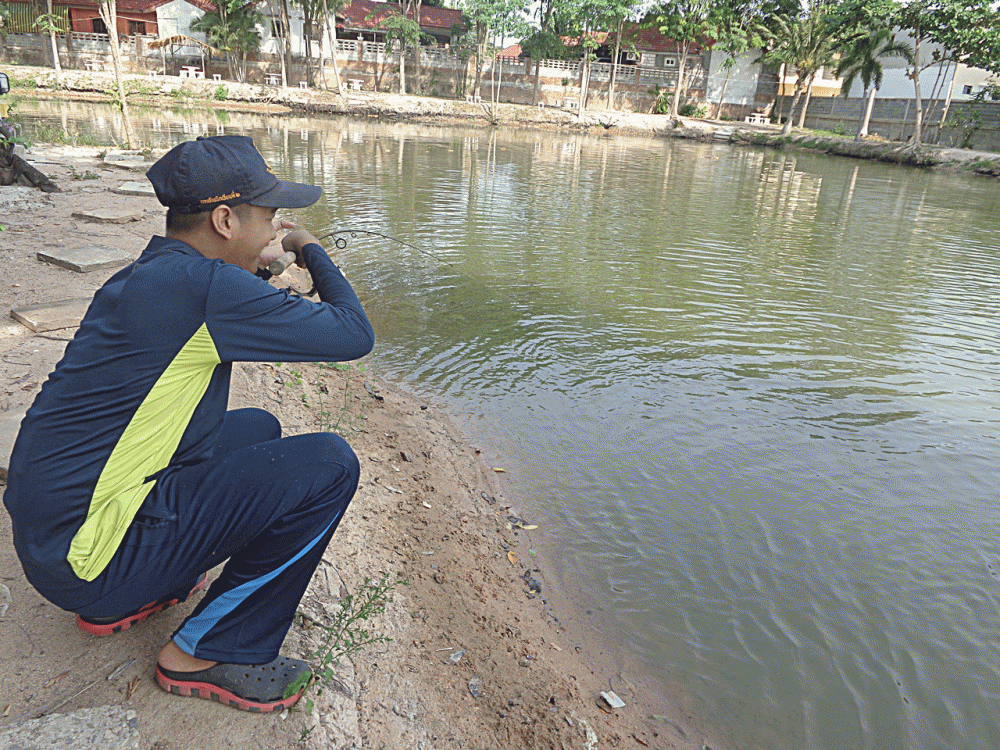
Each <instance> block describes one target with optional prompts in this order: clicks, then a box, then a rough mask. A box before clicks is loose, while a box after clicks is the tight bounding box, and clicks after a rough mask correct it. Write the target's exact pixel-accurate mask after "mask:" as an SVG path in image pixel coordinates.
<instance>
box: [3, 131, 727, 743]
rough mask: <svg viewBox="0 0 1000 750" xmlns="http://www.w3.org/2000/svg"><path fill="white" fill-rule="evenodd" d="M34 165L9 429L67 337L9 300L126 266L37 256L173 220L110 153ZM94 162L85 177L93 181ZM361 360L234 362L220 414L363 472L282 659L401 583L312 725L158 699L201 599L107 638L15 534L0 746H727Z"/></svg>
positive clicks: (416, 407) (10, 295)
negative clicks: (23, 314) (347, 453)
mask: <svg viewBox="0 0 1000 750" xmlns="http://www.w3.org/2000/svg"><path fill="white" fill-rule="evenodd" d="M28 159H29V161H34V162H36V163H37V164H38V166H39V167H41V168H44V169H45V171H46V173H47V174H49V175H50V176H51V177H52V178H53V179H54V180H55V182H56V183H57V184H58V185H59V187H60V188H61V192H58V193H51V194H46V193H42V192H41V191H38V190H31V189H28V188H25V187H9V188H0V214H2V217H3V221H2V223H3V224H4V225H5V226H6V229H5V230H4V231H0V261H2V262H3V263H4V265H5V267H6V268H7V274H6V278H5V280H4V282H3V283H2V284H0V290H2V291H0V302H2V303H3V304H2V306H3V308H4V316H3V320H2V321H0V417H3V418H13V419H19V417H18V416H17V415H18V414H23V411H24V410H25V409H27V407H28V406H29V405H30V404H31V402H32V400H33V399H34V396H35V394H36V393H37V392H38V389H39V388H40V387H41V384H42V383H43V382H44V380H45V378H46V377H47V375H48V373H49V372H50V371H51V370H52V368H53V367H54V365H55V363H56V362H57V361H58V359H59V358H60V356H61V354H62V351H63V348H64V347H65V345H66V342H67V341H68V340H69V339H70V338H71V337H72V335H73V334H74V332H75V329H74V328H73V327H72V326H71V327H68V328H59V329H56V330H51V331H46V332H41V333H33V332H32V331H30V330H29V329H27V328H26V327H25V326H23V325H21V324H20V323H17V322H16V321H14V320H13V319H11V318H10V317H8V315H9V311H10V310H11V309H12V308H21V307H25V306H30V305H36V304H41V303H46V302H52V301H55V300H64V299H74V298H77V299H79V298H88V297H90V296H92V295H93V293H94V291H96V289H97V288H98V287H99V286H100V285H101V283H103V281H104V280H105V279H107V278H108V277H109V276H111V275H112V274H113V273H114V272H115V271H116V269H114V268H110V269H103V270H97V271H92V272H89V273H77V272H74V271H70V270H67V269H66V268H61V267H58V266H55V265H51V264H48V263H43V262H40V261H39V260H38V258H37V253H38V252H39V251H46V250H47V251H52V250H55V249H59V248H67V247H70V248H71V247H78V246H81V245H88V244H96V245H101V246H105V247H109V248H112V249H118V250H122V251H124V252H126V253H128V254H130V255H131V256H132V257H136V256H138V254H139V253H140V252H141V250H142V248H143V247H144V246H145V244H146V242H147V241H148V238H149V237H150V236H151V235H153V234H158V233H161V232H162V222H163V209H162V207H161V206H159V204H158V203H157V202H156V201H155V199H154V198H151V197H145V196H134V195H121V194H119V193H116V192H114V191H115V190H116V189H117V188H119V187H120V186H121V185H122V184H123V183H124V182H127V181H131V180H134V179H135V177H134V174H133V173H131V172H130V171H128V170H126V169H122V168H121V167H116V166H113V165H111V164H109V163H108V162H107V161H104V160H103V159H101V158H99V151H98V149H96V148H71V147H61V146H53V147H43V146H35V147H34V148H32V149H31V150H30V151H29V153H28ZM88 173H89V174H92V175H94V176H93V177H89V176H88V177H84V178H83V179H81V176H84V175H87V174H88ZM109 207H114V208H116V209H119V210H127V211H130V212H133V213H134V214H135V218H134V220H132V221H129V222H127V223H125V224H103V223H93V222H89V221H86V220H83V219H81V218H79V212H81V211H87V210H96V209H107V208H109ZM290 218H293V216H290ZM344 270H345V272H346V273H347V274H348V277H350V269H349V268H345V269H344ZM276 283H278V284H280V285H286V284H290V285H293V286H295V287H296V288H305V287H307V286H308V279H307V278H306V277H305V275H304V272H301V271H298V270H293V271H292V272H291V273H290V275H288V277H287V278H285V277H281V279H280V280H279V281H278V282H276ZM361 364H363V365H365V368H364V369H362V368H360V367H358V365H357V364H353V365H352V366H351V368H350V369H347V370H338V369H332V368H329V367H324V366H322V365H302V366H296V367H291V366H289V365H287V364H285V365H278V364H276V363H261V364H245V365H240V366H238V367H235V368H234V376H233V387H232V397H231V403H230V406H231V408H239V407H242V406H258V407H260V406H263V407H264V408H267V409H268V410H269V411H271V412H272V413H274V414H275V415H276V416H277V417H278V418H279V420H280V421H281V423H282V425H283V428H284V431H285V434H289V435H293V434H300V433H303V432H313V431H316V430H324V429H326V430H329V429H336V430H337V431H338V432H341V433H342V434H344V435H345V436H346V437H347V439H348V441H349V442H350V443H351V445H352V446H353V448H354V450H355V451H356V452H357V454H358V456H359V458H360V460H361V463H362V466H363V470H362V481H361V485H360V487H359V491H358V495H357V496H356V498H355V500H354V502H353V503H352V505H351V508H350V510H349V512H348V514H347V515H346V516H345V519H344V522H343V523H342V524H341V527H340V528H339V529H338V531H337V534H336V535H335V536H334V539H333V542H332V544H331V545H330V547H329V549H328V550H327V553H326V554H325V556H324V562H323V564H321V565H320V568H319V569H318V570H317V573H316V576H315V577H314V579H313V582H312V584H311V586H310V590H309V592H308V593H307V595H306V597H305V598H304V599H303V602H302V605H301V607H300V609H301V616H300V617H299V618H297V620H296V623H295V625H294V626H293V628H292V630H291V631H290V633H289V635H288V638H287V640H286V643H285V648H286V650H287V651H288V652H290V653H293V654H295V655H302V656H305V655H307V654H309V653H310V652H311V651H313V650H315V648H316V647H317V645H318V644H319V643H320V642H321V640H322V635H323V632H324V628H325V627H326V626H327V625H330V624H331V623H332V622H333V619H334V618H335V617H336V614H337V612H338V611H339V609H340V607H341V603H342V602H343V601H344V597H345V596H346V595H347V594H353V595H356V594H358V593H359V592H361V591H363V590H364V589H365V581H366V580H369V581H371V580H379V579H381V578H382V577H385V576H388V577H389V579H390V580H393V581H404V580H405V581H406V585H399V586H397V587H396V588H395V590H394V592H393V595H392V601H391V602H388V603H387V606H386V607H385V611H384V612H383V613H382V614H380V615H378V616H377V617H375V618H374V619H372V620H371V621H370V622H368V623H366V624H365V627H367V628H369V629H370V631H371V632H372V633H373V634H377V635H379V636H385V637H386V638H389V639H391V640H389V641H385V642H381V643H378V644H375V645H373V646H371V647H369V648H366V649H365V650H363V651H362V652H360V653H359V654H357V655H355V656H354V657H353V658H352V659H349V660H348V659H342V660H340V663H339V664H338V666H337V668H336V674H335V678H334V679H333V680H332V681H331V682H330V683H329V684H328V686H327V688H326V689H325V690H324V691H323V692H322V694H318V693H317V694H314V695H313V696H312V699H313V700H314V702H315V707H314V710H313V711H312V712H311V713H310V714H308V715H306V714H305V713H304V712H301V711H300V712H292V713H291V714H290V715H289V716H288V717H287V718H286V719H284V720H283V719H281V718H279V717H275V716H253V715H247V714H244V713H243V712H240V711H236V710H234V709H230V708H228V707H225V706H219V705H217V704H213V703H210V702H207V701H200V700H191V699H181V698H177V697H174V696H169V695H167V694H166V693H164V692H163V691H162V690H160V688H159V687H158V686H157V685H156V684H155V682H154V681H153V679H152V671H153V663H154V659H155V656H156V653H157V652H158V650H159V648H160V646H161V645H162V643H163V642H164V640H165V639H166V638H167V637H169V635H170V633H171V632H172V631H173V629H174V628H175V627H177V626H178V625H179V623H180V622H181V621H182V619H183V618H184V616H186V614H187V613H188V612H189V611H190V607H191V605H190V604H184V605H181V606H178V607H175V608H172V609H170V610H167V611H166V612H163V613H161V614H160V615H157V616H156V617H154V618H150V620H148V621H147V622H144V623H142V624H141V625H140V626H137V627H135V628H132V629H130V630H127V631H125V632H124V633H120V634H118V635H116V636H113V637H109V638H95V637H93V636H89V635H87V634H85V633H83V632H82V631H80V630H79V629H77V628H76V627H75V626H74V623H73V617H72V615H69V614H68V613H65V612H62V611H60V610H58V609H57V608H55V607H53V606H52V605H51V604H49V603H47V602H45V601H44V600H43V599H42V598H41V597H40V596H39V595H38V594H37V593H36V592H35V591H34V590H33V589H32V588H31V586H30V585H29V584H28V583H27V582H26V581H25V579H24V576H23V573H22V572H21V568H20V565H19V563H18V561H17V559H16V557H15V556H14V554H13V551H12V549H11V545H10V544H9V543H7V544H2V545H0V581H2V582H3V585H4V586H6V587H7V589H8V590H9V593H10V602H9V606H8V607H7V608H6V611H5V612H4V613H3V614H2V615H0V623H2V626H0V653H3V654H4V670H3V675H2V676H0V740H2V737H3V732H4V731H7V730H11V728H13V727H17V726H23V725H24V722H29V721H31V720H33V719H36V718H37V717H51V716H53V715H60V716H66V715H73V714H74V712H78V711H82V710H84V709H91V710H96V711H98V712H104V713H109V712H112V711H122V712H132V714H131V715H132V716H133V717H134V718H133V719H132V720H130V721H131V722H132V723H133V724H134V725H135V731H136V733H137V734H136V736H137V743H138V745H137V746H138V747H140V748H142V750H180V749H181V748H186V747H202V748H207V749H208V750H228V748H230V747H232V746H240V747H267V748H301V747H305V748H314V749H316V750H319V749H320V748H322V749H324V750H325V749H329V748H338V749H339V748H342V747H351V746H352V744H353V745H354V746H355V747H357V748H391V749H395V748H401V747H414V748H432V747H433V748H455V750H458V748H463V749H466V750H467V749H469V748H473V749H475V750H478V749H479V748H484V749H485V748H511V749H512V750H513V748H540V749H545V750H549V749H551V750H556V749H559V750H561V749H562V748H574V749H575V748H579V749H581V750H583V749H592V748H597V747H601V748H605V747H632V746H638V747H654V748H684V749H685V750H686V749H688V748H694V749H695V750H700V749H701V748H702V747H703V746H704V745H707V746H708V747H710V748H713V750H724V749H725V748H726V745H725V743H721V742H719V741H718V739H717V733H716V732H713V731H711V728H706V727H703V726H701V724H700V722H699V721H698V719H697V718H696V715H695V714H696V709H697V705H696V703H697V697H696V696H686V695H683V694H682V693H680V692H675V691H674V690H673V689H672V688H670V687H669V686H667V687H664V684H663V683H662V682H653V681H649V680H647V679H646V678H644V677H643V675H642V674H641V671H640V670H638V669H637V670H636V671H632V669H631V666H629V665H627V664H623V663H620V662H618V661H617V659H616V657H615V655H614V654H613V651H612V649H610V648H608V644H607V643H606V642H605V637H604V636H602V635H601V634H600V632H599V631H598V630H597V628H596V627H595V624H596V623H594V621H593V620H591V619H588V618H583V617H578V614H579V613H578V612H577V608H576V603H575V602H574V601H573V599H574V594H573V592H565V593H560V592H559V591H558V585H557V583H556V581H554V580H553V579H552V577H551V576H550V575H549V574H548V572H547V570H546V568H545V565H544V564H543V559H542V558H543V557H544V550H545V543H544V534H545V529H544V528H535V529H529V528H522V527H521V526H519V525H518V523H517V519H523V522H524V523H523V524H522V526H533V525H534V524H532V522H531V521H532V519H531V518H530V517H525V515H524V510H523V509H522V507H521V503H520V501H519V499H518V498H517V497H516V496H514V493H513V491H512V490H511V489H510V488H507V487H505V486H504V484H503V483H502V479H503V476H504V475H503V474H501V473H498V472H496V471H494V468H502V467H501V466H498V465H497V463H496V462H493V461H491V462H487V461H486V460H484V457H483V456H482V455H481V454H480V453H479V450H478V449H477V446H475V445H474V444H471V443H470V441H469V440H468V438H467V437H465V436H463V435H462V434H461V433H460V432H459V431H458V430H457V429H456V428H455V427H454V426H453V425H452V423H451V422H450V420H449V419H448V416H447V414H446V413H445V412H444V411H443V410H442V409H441V408H440V405H438V404H436V403H434V402H433V401H430V400H427V399H424V398H421V397H419V396H417V395H414V394H411V393H408V392H406V391H405V390H403V389H401V388H399V387H398V386H396V385H395V384H394V383H392V382H389V381H387V380H386V379H384V378H382V377H380V375H379V373H378V366H377V360H369V361H364V362H362V363H361ZM0 491H2V481H0ZM512 516H513V517H514V519H515V520H511V517H512ZM9 523H10V521H9V518H8V517H7V516H6V513H3V512H0V538H4V539H7V540H8V542H9V539H10V526H9ZM533 550H534V551H535V554H532V551H533ZM211 576H212V574H210V578H211ZM539 589H540V590H539ZM611 689H613V690H614V691H615V692H616V694H617V695H619V696H620V697H622V698H623V699H624V700H625V702H626V706H625V707H624V708H620V709H616V710H612V709H610V708H609V707H608V706H607V705H606V704H604V703H603V701H602V699H601V698H600V693H601V692H605V691H608V690H611ZM0 744H3V742H2V741H0Z"/></svg>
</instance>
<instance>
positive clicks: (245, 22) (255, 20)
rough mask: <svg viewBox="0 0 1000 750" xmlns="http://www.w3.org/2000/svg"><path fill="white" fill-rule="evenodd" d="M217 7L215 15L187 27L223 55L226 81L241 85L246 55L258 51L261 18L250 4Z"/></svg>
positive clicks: (203, 16) (209, 14)
mask: <svg viewBox="0 0 1000 750" xmlns="http://www.w3.org/2000/svg"><path fill="white" fill-rule="evenodd" d="M230 5H231V6H232V7H229V8H227V3H224V2H222V3H219V4H218V6H217V7H218V11H217V12H213V11H207V12H206V13H205V14H204V15H202V16H201V18H198V19H197V20H195V21H194V22H193V23H192V24H191V29H192V30H194V31H202V32H204V33H205V38H206V39H207V40H208V42H209V43H210V44H211V45H213V46H214V47H217V48H219V49H220V50H222V51H223V52H225V53H226V63H227V65H228V66H229V77H230V78H232V79H233V80H236V81H239V82H241V83H242V82H243V81H245V80H246V66H247V53H250V52H256V51H257V50H259V49H260V34H258V33H257V26H258V24H262V23H263V20H264V17H263V16H262V15H261V14H260V12H259V11H258V10H257V9H256V8H255V7H254V6H253V5H251V4H247V5H245V6H239V5H237V4H230Z"/></svg>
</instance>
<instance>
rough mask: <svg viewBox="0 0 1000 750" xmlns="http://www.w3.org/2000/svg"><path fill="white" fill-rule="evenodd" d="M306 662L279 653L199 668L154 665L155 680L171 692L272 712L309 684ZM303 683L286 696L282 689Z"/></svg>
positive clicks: (285, 705)
mask: <svg viewBox="0 0 1000 750" xmlns="http://www.w3.org/2000/svg"><path fill="white" fill-rule="evenodd" d="M310 674H312V670H311V669H309V665H308V664H307V663H306V662H304V661H301V660H300V659H292V658H289V657H287V656H279V657H278V658H277V659H275V660H274V661H272V662H268V663H267V664H259V665H253V664H216V665H215V666H214V667H209V668H208V669H203V670H201V671H200V672H173V671H171V670H169V669H164V668H163V667H161V666H160V665H159V664H157V665H156V681H157V682H158V683H159V685H160V687H161V688H163V689H164V690H166V691H167V692H168V693H173V694H174V695H186V696H190V697H192V698H204V699H205V700H211V701H215V702H216V703H225V704H226V705H228V706H233V707H234V708H239V709H242V710H243V711H252V712H254V713H271V712H273V711H281V710H282V709H285V708H289V707H291V706H293V705H295V702H296V701H298V699H299V698H300V697H301V696H302V691H303V690H305V689H306V686H307V685H308V682H309V681H308V675H310ZM294 684H300V685H302V687H301V689H299V691H298V692H297V693H295V694H293V695H291V696H289V697H288V698H286V697H285V690H286V689H287V688H288V687H289V686H290V685H294Z"/></svg>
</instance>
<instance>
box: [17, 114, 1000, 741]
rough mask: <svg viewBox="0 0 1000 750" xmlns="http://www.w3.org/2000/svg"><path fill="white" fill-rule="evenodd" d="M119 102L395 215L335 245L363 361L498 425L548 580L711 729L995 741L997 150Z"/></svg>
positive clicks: (475, 419) (461, 413)
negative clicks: (871, 159)
mask: <svg viewBox="0 0 1000 750" xmlns="http://www.w3.org/2000/svg"><path fill="white" fill-rule="evenodd" d="M20 112H21V116H22V118H23V119H25V120H27V121H28V135H29V137H30V132H31V129H32V127H35V126H37V125H44V124H46V123H47V124H50V125H51V124H57V125H58V124H60V122H62V123H63V124H65V125H66V126H67V127H70V128H71V129H73V128H86V127H98V128H101V127H106V128H111V127H113V125H112V119H111V118H110V117H109V115H108V114H107V112H108V110H106V109H101V108H95V106H94V105H75V104H62V103H60V104H53V103H44V104H41V105H30V104H27V103H26V104H23V105H22V107H21V110H20ZM220 117H221V119H222V120H224V121H220ZM100 122H104V123H106V124H105V125H103V126H102V125H100V124H98V125H96V126H95V125H94V123H100ZM142 122H143V128H144V129H145V132H146V138H147V139H152V140H155V141H156V142H157V143H158V144H160V145H169V144H170V143H173V142H175V141H177V140H181V139H183V138H189V137H192V136H194V135H197V134H200V133H207V134H215V133H217V132H227V133H246V134H249V135H253V136H254V138H255V139H256V141H257V143H258V146H259V147H260V149H261V151H262V152H263V153H264V155H265V156H266V157H267V158H268V159H269V160H270V161H271V163H272V164H273V165H275V166H276V168H277V170H278V171H279V173H281V174H282V175H283V176H286V177H288V178H291V179H298V180H302V181H308V182H314V183H316V184H320V185H322V186H323V188H324V191H325V192H324V197H323V199H322V200H321V202H320V203H319V204H317V205H316V206H314V207H313V208H311V209H309V210H308V211H305V212H303V217H302V218H303V224H304V225H305V226H307V227H309V228H311V229H312V230H313V231H314V233H316V234H322V233H324V232H327V231H331V230H341V229H348V228H354V229H366V230H372V231H376V232H380V233H382V234H385V235H388V236H389V237H392V238H395V239H396V240H402V241H404V242H406V243H409V244H408V245H407V244H401V243H399V242H395V241H392V240H387V239H384V238H381V237H377V236H372V235H358V236H354V237H350V236H348V237H346V239H347V240H348V241H347V245H346V247H345V248H343V249H342V250H341V251H340V261H341V262H342V264H343V265H344V267H345V269H346V270H347V272H348V275H349V276H350V278H351V279H352V281H354V282H355V283H356V285H357V287H358V289H359V293H360V295H361V296H362V298H363V299H364V301H365V304H366V308H367V309H368V311H369V314H370V315H371V317H372V320H373V323H374V325H375V328H376V332H377V334H378V345H377V348H376V359H377V362H378V363H379V366H380V367H381V368H382V370H383V371H384V372H386V374H388V375H389V376H390V377H392V378H393V379H397V380H400V381H402V382H403V383H404V384H406V385H408V386H409V387H411V388H412V389H413V390H416V391H419V392H421V393H424V394H427V395H429V396H432V397H436V398H437V399H439V400H441V401H442V402H443V403H445V404H446V406H447V409H448V411H449V412H450V413H451V414H452V416H453V417H454V418H455V419H456V421H458V422H459V423H460V424H461V425H462V426H463V427H464V428H465V430H466V431H467V433H469V434H470V435H471V436H474V439H475V441H476V442H477V443H478V444H481V445H483V446H484V448H485V449H486V452H487V453H489V454H491V455H496V456H500V457H501V458H499V459H497V460H498V461H501V462H502V465H503V466H504V467H505V468H506V469H507V472H508V473H507V475H506V477H507V478H508V480H509V482H510V483H511V485H512V487H514V488H516V489H515V491H514V493H513V494H516V495H517V496H518V497H519V498H521V500H520V501H519V506H520V508H521V509H522V510H523V511H524V512H525V513H526V514H529V515H530V520H531V521H532V522H534V523H537V524H539V526H540V527H541V529H542V530H544V532H545V538H546V540H547V543H548V544H550V545H551V548H552V550H553V551H554V554H553V555H552V559H553V564H554V565H555V566H556V572H557V575H558V576H559V579H560V581H561V585H562V587H563V589H564V590H565V591H567V592H569V593H570V595H571V596H573V597H575V598H577V599H578V600H579V601H580V602H581V603H582V602H586V603H587V605H589V604H591V603H592V604H593V605H594V606H595V611H596V607H597V606H600V607H601V608H602V609H601V610H600V613H601V614H600V617H599V618H598V620H597V622H598V625H599V626H600V627H601V628H603V629H604V630H605V632H607V633H609V634H612V635H613V637H614V638H615V639H617V640H618V641H619V642H620V643H621V644H623V646H624V647H625V648H627V649H628V650H629V651H630V652H631V653H633V654H636V655H638V656H639V657H640V658H641V659H642V660H643V661H644V662H645V663H646V664H647V665H648V666H649V667H650V668H651V669H652V670H653V671H655V672H657V673H660V674H662V675H664V676H667V677H669V681H670V683H671V684H672V685H673V686H675V688H676V689H678V690H681V691H684V692H686V693H687V694H688V695H689V696H696V701H695V703H696V707H697V711H698V712H699V714H701V716H700V718H701V719H702V720H703V721H705V722H706V723H707V724H708V725H710V726H713V727H715V728H717V729H718V730H719V731H720V733H721V734H722V736H723V738H724V739H725V740H726V741H727V742H728V743H729V744H731V745H732V746H734V747H740V748H762V749H763V748H768V749H771V748H774V749H780V750H791V749H792V748H796V749H802V748H810V749H819V748H823V749H829V750H845V749H846V748H865V749H867V748H871V749H873V750H874V749H875V748H904V747H905V748H912V749H914V750H930V749H931V748H959V747H961V748H982V749H984V750H985V749H986V748H996V747H998V746H1000V719H998V715H1000V712H998V711H997V706H998V701H1000V657H998V643H1000V618H998V604H997V603H998V596H1000V593H998V582H1000V578H998V576H1000V545H998V542H997V532H998V530H1000V509H998V507H997V506H998V502H997V499H998V493H997V487H998V486H1000V475H998V470H997V465H998V443H997V435H998V431H1000V398H998V395H1000V394H998V391H1000V355H998V353H997V340H998V334H1000V322H998V313H1000V310H998V307H1000V305H998V294H997V290H998V288H1000V283H998V282H1000V259H998V250H997V237H1000V211H998V208H1000V206H998V189H1000V185H998V183H997V182H996V181H993V180H986V179H970V178H964V177H956V176H951V175H947V174H942V173H933V172H926V171H918V170H914V169H907V168H899V167H887V166H883V165H879V164H874V163H867V162H855V161H850V160H845V159H833V158H824V157H820V156H813V155H803V154H793V153H781V152H775V151H765V150H755V149H747V148H730V147H728V146H725V145H713V144H692V143H686V142H671V141H666V140H655V139H645V138H636V137H624V136H615V135H614V132H613V131H611V132H610V133H609V134H598V135H584V134H573V133H539V132H533V131H524V130H515V129H509V130H505V129H500V130H497V131H493V132H490V131H487V130H485V129H474V128H463V127H455V128H449V127H437V126H428V125H414V124H384V123H379V122H377V121H373V120H366V119H358V120H350V119H307V118H300V117H292V116H283V117H266V116H261V115H239V114H233V113H230V114H225V115H221V116H219V115H216V114H214V113H208V114H205V113H190V112H183V111H178V112H174V113H167V112H156V113H147V114H146V115H145V116H144V117H143V118H142Z"/></svg>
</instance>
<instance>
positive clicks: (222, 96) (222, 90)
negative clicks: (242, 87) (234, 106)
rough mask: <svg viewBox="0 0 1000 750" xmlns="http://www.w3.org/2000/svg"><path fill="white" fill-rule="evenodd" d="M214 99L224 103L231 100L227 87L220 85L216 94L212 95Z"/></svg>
mask: <svg viewBox="0 0 1000 750" xmlns="http://www.w3.org/2000/svg"><path fill="white" fill-rule="evenodd" d="M212 98H213V99H215V101H217V102H224V101H226V99H227V98H229V89H227V88H226V87H225V86H222V85H219V86H217V87H216V89H215V93H213V94H212Z"/></svg>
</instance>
